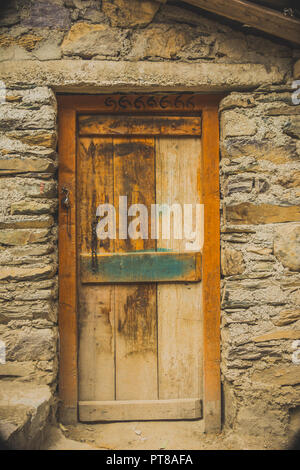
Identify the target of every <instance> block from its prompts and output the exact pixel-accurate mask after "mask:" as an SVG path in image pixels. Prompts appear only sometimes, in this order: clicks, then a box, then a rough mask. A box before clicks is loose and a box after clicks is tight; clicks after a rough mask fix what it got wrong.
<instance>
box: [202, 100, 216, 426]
mask: <svg viewBox="0 0 300 470" xmlns="http://www.w3.org/2000/svg"><path fill="white" fill-rule="evenodd" d="M202 143H203V147H202V152H203V158H202V171H201V181H202V191H201V194H202V199H201V202H202V203H204V206H205V214H204V215H205V221H204V240H205V243H204V245H203V266H205V269H203V276H202V285H203V297H202V299H203V302H202V305H203V329H204V334H203V400H204V401H205V407H204V412H203V413H204V422H205V430H206V431H207V432H218V431H219V430H220V427H221V379H220V192H219V117H218V110H217V108H216V107H207V108H205V109H204V111H203V139H202Z"/></svg>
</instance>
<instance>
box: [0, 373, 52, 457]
mask: <svg viewBox="0 0 300 470" xmlns="http://www.w3.org/2000/svg"><path fill="white" fill-rule="evenodd" d="M52 405H53V396H52V394H51V391H50V388H49V387H48V386H46V385H35V384H31V383H25V382H22V383H21V382H19V381H10V380H1V387H0V438H1V441H2V442H1V444H2V446H3V445H4V446H7V448H8V449H13V450H30V449H33V450H37V449H39V448H40V447H41V445H42V443H43V442H44V440H45V438H46V437H47V432H48V429H49V423H50V413H51V407H52Z"/></svg>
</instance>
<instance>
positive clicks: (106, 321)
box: [78, 138, 115, 400]
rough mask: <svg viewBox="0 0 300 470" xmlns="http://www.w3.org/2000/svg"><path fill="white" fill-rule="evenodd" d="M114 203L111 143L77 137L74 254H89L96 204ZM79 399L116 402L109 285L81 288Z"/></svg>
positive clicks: (105, 244)
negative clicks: (75, 252)
mask: <svg viewBox="0 0 300 470" xmlns="http://www.w3.org/2000/svg"><path fill="white" fill-rule="evenodd" d="M103 203H113V146H112V139H111V138H106V139H97V138H94V139H91V138H81V139H79V142H78V217H79V220H78V251H79V253H91V250H92V236H93V235H92V225H93V224H94V223H95V222H96V208H97V206H98V205H99V204H103ZM113 248H114V246H113V240H110V239H107V240H103V241H102V243H101V246H100V243H99V240H97V250H98V251H99V252H100V253H106V252H112V251H113ZM78 297H79V298H78V325H79V354H78V370H79V399H80V400H113V399H114V398H115V364H114V354H115V352H114V342H115V338H114V286H101V285H96V286H89V285H84V284H81V283H80V279H79V296H78Z"/></svg>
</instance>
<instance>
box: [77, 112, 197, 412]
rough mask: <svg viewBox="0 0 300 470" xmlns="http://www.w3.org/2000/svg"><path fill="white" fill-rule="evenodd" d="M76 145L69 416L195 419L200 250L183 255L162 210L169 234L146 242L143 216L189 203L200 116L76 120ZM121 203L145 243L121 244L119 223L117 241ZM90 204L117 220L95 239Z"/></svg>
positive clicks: (96, 219) (194, 201)
mask: <svg viewBox="0 0 300 470" xmlns="http://www.w3.org/2000/svg"><path fill="white" fill-rule="evenodd" d="M77 149H78V150H77V152H78V156H77V169H78V170H77V171H78V194H77V197H78V256H79V259H80V260H79V262H80V272H79V279H78V280H79V416H80V419H81V420H83V421H89V420H90V421H97V420H112V421H115V420H138V419H141V420H144V419H189V418H190V419H195V418H200V417H201V398H202V343H203V341H202V312H201V282H200V277H201V269H200V268H201V252H200V251H199V250H200V247H199V246H198V248H197V250H198V251H196V252H195V251H190V250H186V248H185V245H186V243H187V242H188V240H187V239H186V238H184V233H182V237H181V238H179V237H178V234H176V233H174V232H175V231H176V227H175V228H174V229H173V227H172V215H173V217H174V214H173V213H172V211H171V209H170V211H171V212H170V214H171V215H170V219H169V221H170V225H171V233H170V238H168V237H167V235H166V234H163V233H162V221H161V223H160V233H158V234H157V236H155V233H156V232H154V230H153V228H154V229H155V227H156V226H154V227H153V219H151V214H152V205H154V204H165V205H169V206H170V208H171V206H172V205H173V204H177V206H176V207H177V209H178V210H179V208H181V209H182V211H183V210H184V204H191V205H193V208H194V211H195V210H196V204H200V199H199V194H200V188H199V172H200V162H201V117H200V116H194V117H183V116H180V117H178V116H132V115H129V116H124V115H122V116H115V115H112V116H106V115H104V116H103V115H81V116H79V119H78V147H77ZM120 197H121V198H127V201H126V202H127V206H126V207H127V208H128V211H129V214H130V209H129V208H130V207H131V206H132V205H133V204H143V206H144V207H145V208H146V210H147V220H146V225H147V227H148V231H147V233H142V231H141V228H140V227H138V229H139V230H137V232H138V233H140V234H141V235H140V237H142V236H143V237H144V238H135V237H134V238H132V237H130V223H131V222H132V221H134V220H135V219H136V217H133V216H130V215H129V216H128V220H127V221H126V222H125V226H127V227H126V228H127V230H126V231H125V233H124V227H123V225H124V224H123V225H122V227H121V221H120V215H119V204H120V201H121V203H123V201H124V199H120ZM100 204H111V205H113V207H114V208H115V214H116V221H115V224H116V233H115V234H114V235H113V236H114V237H115V238H112V239H109V238H107V239H105V240H102V242H101V240H99V239H98V238H97V236H96V235H97V234H95V232H96V226H97V223H98V222H99V221H100V220H101V219H100V217H99V216H98V217H97V215H96V214H97V208H98V207H99V205H100ZM164 210H166V209H164ZM133 213H134V211H133V212H132V214H133ZM125 215H126V213H125ZM136 215H137V216H139V215H140V213H139V212H137V213H136ZM182 215H184V214H182ZM180 223H181V224H182V225H183V220H182V217H181V220H180ZM144 228H145V227H144ZM172 229H173V230H172ZM178 229H179V230H181V231H183V227H178ZM153 234H154V237H152V235H153ZM175 235H176V236H177V237H178V239H175ZM179 235H180V234H179ZM125 237H126V238H125ZM163 237H164V238H163ZM93 247H94V248H93ZM96 251H97V252H96Z"/></svg>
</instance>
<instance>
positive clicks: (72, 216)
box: [58, 107, 78, 423]
mask: <svg viewBox="0 0 300 470" xmlns="http://www.w3.org/2000/svg"><path fill="white" fill-rule="evenodd" d="M58 124H59V131H58V132H59V142H58V145H59V148H58V151H59V185H58V186H59V187H58V191H59V197H60V198H61V194H62V188H63V187H65V188H67V189H68V191H69V197H70V211H69V216H68V214H67V211H66V209H64V208H62V207H61V205H59V237H58V247H59V334H60V350H59V355H60V357H59V359H60V367H59V398H60V400H61V402H62V407H61V410H60V417H61V419H62V420H63V421H64V422H66V423H67V422H76V420H77V400H78V393H77V385H78V380H77V318H76V307H77V285H76V280H77V277H76V274H77V272H76V271H77V257H76V201H77V198H76V113H75V109H73V108H61V107H60V108H59V116H58Z"/></svg>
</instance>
